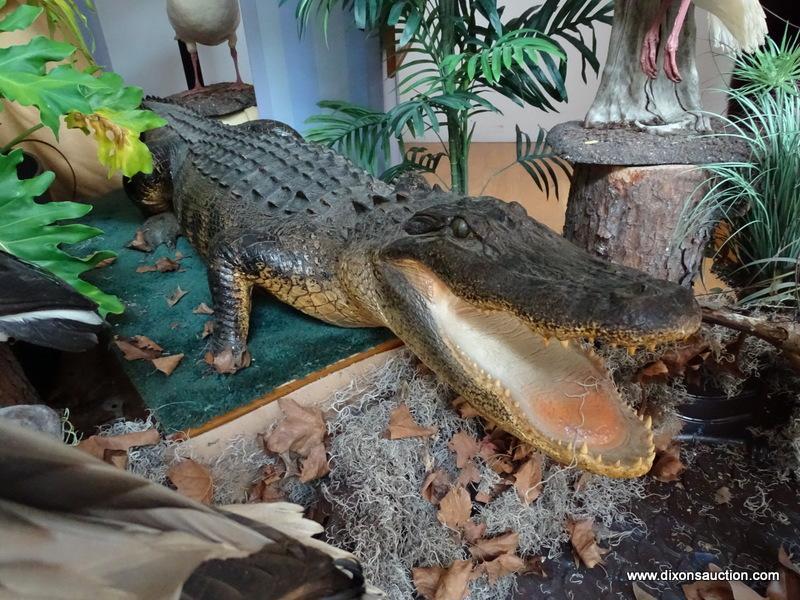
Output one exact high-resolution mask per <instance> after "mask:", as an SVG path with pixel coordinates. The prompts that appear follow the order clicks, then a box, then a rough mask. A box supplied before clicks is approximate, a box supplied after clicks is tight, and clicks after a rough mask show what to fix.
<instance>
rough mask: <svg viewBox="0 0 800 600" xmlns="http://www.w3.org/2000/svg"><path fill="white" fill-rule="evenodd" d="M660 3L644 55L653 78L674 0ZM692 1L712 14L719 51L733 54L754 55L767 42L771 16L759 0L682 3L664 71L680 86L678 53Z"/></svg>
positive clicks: (644, 64)
mask: <svg viewBox="0 0 800 600" xmlns="http://www.w3.org/2000/svg"><path fill="white" fill-rule="evenodd" d="M654 1H655V0H654ZM660 2H661V5H660V7H659V10H658V13H657V16H656V18H655V19H654V21H653V23H652V25H651V26H650V28H649V29H648V30H647V33H646V34H645V37H644V42H643V43H642V52H641V56H640V63H641V65H642V69H643V70H644V72H645V73H646V74H647V76H648V77H650V78H653V79H655V77H656V75H657V74H658V66H657V65H656V57H657V56H658V44H659V40H660V35H661V34H660V31H661V25H662V23H663V22H664V20H665V18H666V15H667V11H668V10H669V7H670V5H671V4H672V2H673V0H660ZM692 2H694V4H695V5H697V6H699V7H700V8H702V9H705V10H707V11H708V13H709V15H708V26H709V33H710V36H711V43H712V45H713V46H714V47H715V48H717V49H720V50H722V51H723V52H726V53H731V54H738V53H739V52H742V51H743V52H748V53H750V52H755V51H756V49H757V48H758V47H759V46H761V45H762V44H763V43H764V42H765V40H766V37H767V16H766V14H764V9H763V8H762V7H761V3H760V2H759V0H680V7H679V8H678V14H677V15H676V17H675V23H674V24H673V26H672V31H671V32H670V34H669V37H668V38H667V44H666V48H665V49H664V71H665V73H666V75H667V77H668V78H669V79H670V80H672V81H674V82H676V83H678V82H680V81H681V74H680V72H679V71H678V65H677V60H676V52H677V50H678V39H679V37H680V33H681V29H682V28H683V24H684V21H685V19H686V13H687V12H688V10H689V5H690V4H691V3H692Z"/></svg>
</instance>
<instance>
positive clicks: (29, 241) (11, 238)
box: [0, 150, 124, 316]
mask: <svg viewBox="0 0 800 600" xmlns="http://www.w3.org/2000/svg"><path fill="white" fill-rule="evenodd" d="M21 161H22V151H21V150H15V151H13V152H11V154H9V155H3V154H0V215H2V219H0V249H2V250H4V251H6V252H8V253H10V254H13V255H14V256H16V257H18V258H20V259H22V260H24V261H27V262H30V263H34V264H36V265H39V266H40V267H42V268H44V269H46V270H48V271H50V272H51V273H53V274H54V275H56V276H57V277H60V278H61V279H63V280H64V281H66V282H67V283H68V284H70V285H71V286H72V287H74V288H75V289H76V290H78V291H79V292H80V293H81V294H83V295H84V296H86V297H87V298H90V299H91V300H94V302H96V303H97V305H98V306H99V308H100V314H101V315H103V316H105V315H106V314H108V313H115V314H119V313H121V312H122V311H123V310H124V306H123V305H122V303H121V302H120V300H119V298H117V297H116V296H111V295H109V294H106V293H104V292H103V291H101V290H99V289H98V288H96V287H95V286H93V285H92V284H90V283H88V282H87V281H84V280H83V279H81V278H80V276H81V274H83V273H85V272H86V271H88V270H90V269H92V268H94V267H95V266H96V265H97V263H99V262H100V261H102V260H105V259H107V258H111V257H113V256H115V254H114V253H113V252H108V251H101V252H95V253H93V254H90V255H89V256H85V257H77V256H72V255H71V254H69V253H67V252H65V251H64V250H63V249H61V247H60V246H61V244H75V243H78V242H82V241H84V240H88V239H90V238H93V237H95V236H96V235H99V234H101V233H102V231H100V230H99V229H97V228H95V227H89V226H88V225H82V224H80V223H69V224H60V223H59V224H56V223H57V222H59V221H64V220H68V219H77V218H79V217H82V216H83V215H85V214H86V213H88V212H89V211H90V210H92V207H91V206H90V205H88V204H79V203H77V202H48V203H46V204H37V203H36V202H35V201H34V198H35V197H36V196H38V195H40V194H42V193H43V192H44V191H45V190H46V189H47V188H48V187H50V184H51V183H52V182H53V177H54V176H53V173H51V172H49V171H48V172H45V173H43V174H42V175H39V176H38V177H34V178H33V179H27V180H20V179H19V178H18V177H17V165H18V164H19V163H20V162H21Z"/></svg>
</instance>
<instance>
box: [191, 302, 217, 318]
mask: <svg viewBox="0 0 800 600" xmlns="http://www.w3.org/2000/svg"><path fill="white" fill-rule="evenodd" d="M192 312H193V313H194V314H196V315H213V314H214V309H213V308H211V307H210V306H209V305H208V304H206V303H205V302H201V303H200V304H198V305H197V306H195V307H194V308H193V309H192Z"/></svg>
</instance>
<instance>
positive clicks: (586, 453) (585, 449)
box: [581, 440, 589, 456]
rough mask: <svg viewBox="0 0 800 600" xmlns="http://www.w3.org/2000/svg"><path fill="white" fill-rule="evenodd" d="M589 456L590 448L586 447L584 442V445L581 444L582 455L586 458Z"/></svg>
mask: <svg viewBox="0 0 800 600" xmlns="http://www.w3.org/2000/svg"><path fill="white" fill-rule="evenodd" d="M588 454H589V446H587V445H586V441H585V440H584V442H583V444H581V455H582V456H586V455H588Z"/></svg>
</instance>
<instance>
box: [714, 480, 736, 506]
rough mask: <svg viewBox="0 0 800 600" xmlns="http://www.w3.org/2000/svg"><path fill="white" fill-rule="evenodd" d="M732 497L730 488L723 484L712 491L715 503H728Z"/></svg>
mask: <svg viewBox="0 0 800 600" xmlns="http://www.w3.org/2000/svg"><path fill="white" fill-rule="evenodd" d="M732 497H733V496H732V495H731V488H729V487H728V486H726V485H723V486H722V487H721V488H719V489H718V490H717V491H716V492H714V502H715V503H716V504H730V503H731V498H732Z"/></svg>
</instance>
